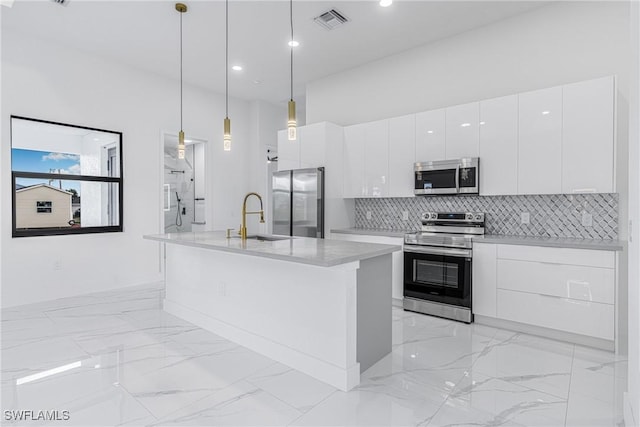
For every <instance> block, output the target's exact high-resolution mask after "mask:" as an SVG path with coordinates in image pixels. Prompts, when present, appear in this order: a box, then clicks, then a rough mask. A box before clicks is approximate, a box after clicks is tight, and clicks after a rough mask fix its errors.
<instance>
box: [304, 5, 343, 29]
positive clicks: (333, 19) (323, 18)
mask: <svg viewBox="0 0 640 427" xmlns="http://www.w3.org/2000/svg"><path fill="white" fill-rule="evenodd" d="M313 20H314V21H315V22H316V23H317V24H318V25H320V26H321V27H322V28H324V29H326V30H333V29H334V28H336V27H339V26H341V25H342V24H344V23H346V22H349V18H347V17H346V16H344V15H343V14H341V13H340V12H338V11H337V10H335V9H331V10H329V11H328V12H325V13H323V14H322V15H320V16H317V17H315V18H313Z"/></svg>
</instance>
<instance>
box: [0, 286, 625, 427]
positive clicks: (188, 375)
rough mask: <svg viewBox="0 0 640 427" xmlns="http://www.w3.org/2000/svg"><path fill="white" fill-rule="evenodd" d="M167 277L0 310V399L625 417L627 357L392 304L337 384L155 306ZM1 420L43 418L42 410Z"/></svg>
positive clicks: (573, 419)
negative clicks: (353, 372) (367, 360)
mask: <svg viewBox="0 0 640 427" xmlns="http://www.w3.org/2000/svg"><path fill="white" fill-rule="evenodd" d="M162 298H163V289H162V286H161V284H151V285H148V286H141V287H134V288H130V289H122V290H114V291H109V292H102V293H96V294H90V295H82V296H78V297H72V298H63V299H59V300H55V301H50V302H45V303H38V304H33V305H29V306H22V307H15V308H10V309H7V310H3V311H2V323H1V327H2V340H1V343H0V349H1V356H2V359H1V361H2V366H1V367H2V383H1V386H2V390H1V391H2V409H3V410H21V409H22V410H24V409H34V410H39V409H44V410H47V409H57V410H69V411H70V419H69V420H68V421H64V422H63V421H56V422H55V425H59V426H65V425H70V426H71V425H73V426H93V425H95V426H98V425H104V426H111V425H140V426H142V425H144V426H148V425H185V426H186V425H202V426H211V425H229V426H232V425H252V426H254V425H255V426H262V425H296V426H298V425H299V426H305V425H315V426H357V425H370V426H427V425H428V426H438V427H441V426H464V425H469V426H479V425H486V426H498V425H499V426H521V425H524V426H566V427H574V426H575V427H579V426H590V425H593V426H608V425H611V426H619V425H621V424H620V423H621V420H622V393H623V392H624V391H625V390H626V378H627V360H626V359H625V358H621V357H618V356H616V355H614V354H613V353H610V352H606V351H600V350H594V349H591V348H587V347H582V346H577V345H572V344H566V343H562V342H558V341H553V340H549V339H544V338H539V337H534V336H530V335H526V334H519V333H514V332H510V331H506V330H501V329H497V328H491V327H488V326H483V325H479V324H471V325H467V324H463V323H459V322H453V321H449V320H445V319H440V318H435V317H431V316H426V315H422V314H418V313H413V312H408V311H404V310H403V309H402V308H399V307H393V308H392V313H391V314H392V322H393V324H392V333H393V346H392V351H391V353H390V354H388V355H387V356H385V357H384V358H383V359H381V360H380V361H378V362H377V363H376V364H374V365H373V366H372V367H370V368H369V369H368V370H367V371H365V372H364V373H362V376H361V382H360V385H359V386H358V387H356V388H355V389H354V390H352V391H350V392H348V393H344V392H342V391H338V390H336V389H334V388H333V387H331V386H328V385H326V384H324V383H321V382H319V381H317V380H315V379H313V378H311V377H309V376H307V375H305V374H302V373H300V372H298V371H295V370H293V369H290V368H288V367H286V366H284V365H282V364H280V363H277V362H275V361H273V360H271V359H269V358H267V357H264V356H262V355H260V354H257V353H255V352H253V351H251V350H249V349H246V348H244V347H241V346H238V345H237V344H235V343H232V342H230V341H228V340H226V339H224V338H222V337H220V336H218V335H216V334H212V333H210V332H208V331H205V330H203V329H201V328H198V327H197V326H194V325H192V324H190V323H188V322H186V321H184V320H182V319H179V318H176V317H174V316H172V315H170V314H168V313H166V312H164V311H163V310H162ZM5 424H6V425H44V424H42V422H41V421H40V422H33V423H28V422H27V423H17V422H7V423H5Z"/></svg>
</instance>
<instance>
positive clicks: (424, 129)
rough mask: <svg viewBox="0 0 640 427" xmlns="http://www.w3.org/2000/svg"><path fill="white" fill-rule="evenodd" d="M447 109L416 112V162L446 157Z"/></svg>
mask: <svg viewBox="0 0 640 427" xmlns="http://www.w3.org/2000/svg"><path fill="white" fill-rule="evenodd" d="M445 111H446V110H445V109H444V108H443V109H441V110H433V111H425V112H423V113H418V114H416V157H415V162H416V163H420V162H431V161H434V160H444V159H445V127H446V125H445V116H446V114H445Z"/></svg>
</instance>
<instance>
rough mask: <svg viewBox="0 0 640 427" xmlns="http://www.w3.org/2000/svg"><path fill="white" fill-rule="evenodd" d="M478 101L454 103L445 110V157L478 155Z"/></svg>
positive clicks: (456, 157) (454, 157) (457, 157)
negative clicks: (453, 105)
mask: <svg viewBox="0 0 640 427" xmlns="http://www.w3.org/2000/svg"><path fill="white" fill-rule="evenodd" d="M479 115H480V111H479V103H478V102H472V103H470V104H462V105H456V106H455V107H449V108H447V111H446V120H445V121H446V125H447V126H446V134H445V141H446V144H445V158H446V159H459V158H462V157H478V141H479V137H480V135H479V134H480V132H479V129H478V122H479V121H480V120H479Z"/></svg>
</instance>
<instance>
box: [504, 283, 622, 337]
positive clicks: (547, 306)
mask: <svg viewBox="0 0 640 427" xmlns="http://www.w3.org/2000/svg"><path fill="white" fill-rule="evenodd" d="M497 298H498V304H497V305H498V317H499V318H502V319H506V320H511V321H514V322H520V323H528V324H531V325H536V326H542V327H545V328H551V329H557V330H561V331H565V332H571V333H574V334H580V335H587V336H592V337H597V338H602V339H605V340H613V329H614V328H613V322H614V306H613V305H609V304H601V303H597V302H588V301H577V300H573V299H565V298H558V297H551V296H546V295H538V294H529V293H525V292H517V291H508V290H504V289H498V291H497Z"/></svg>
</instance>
